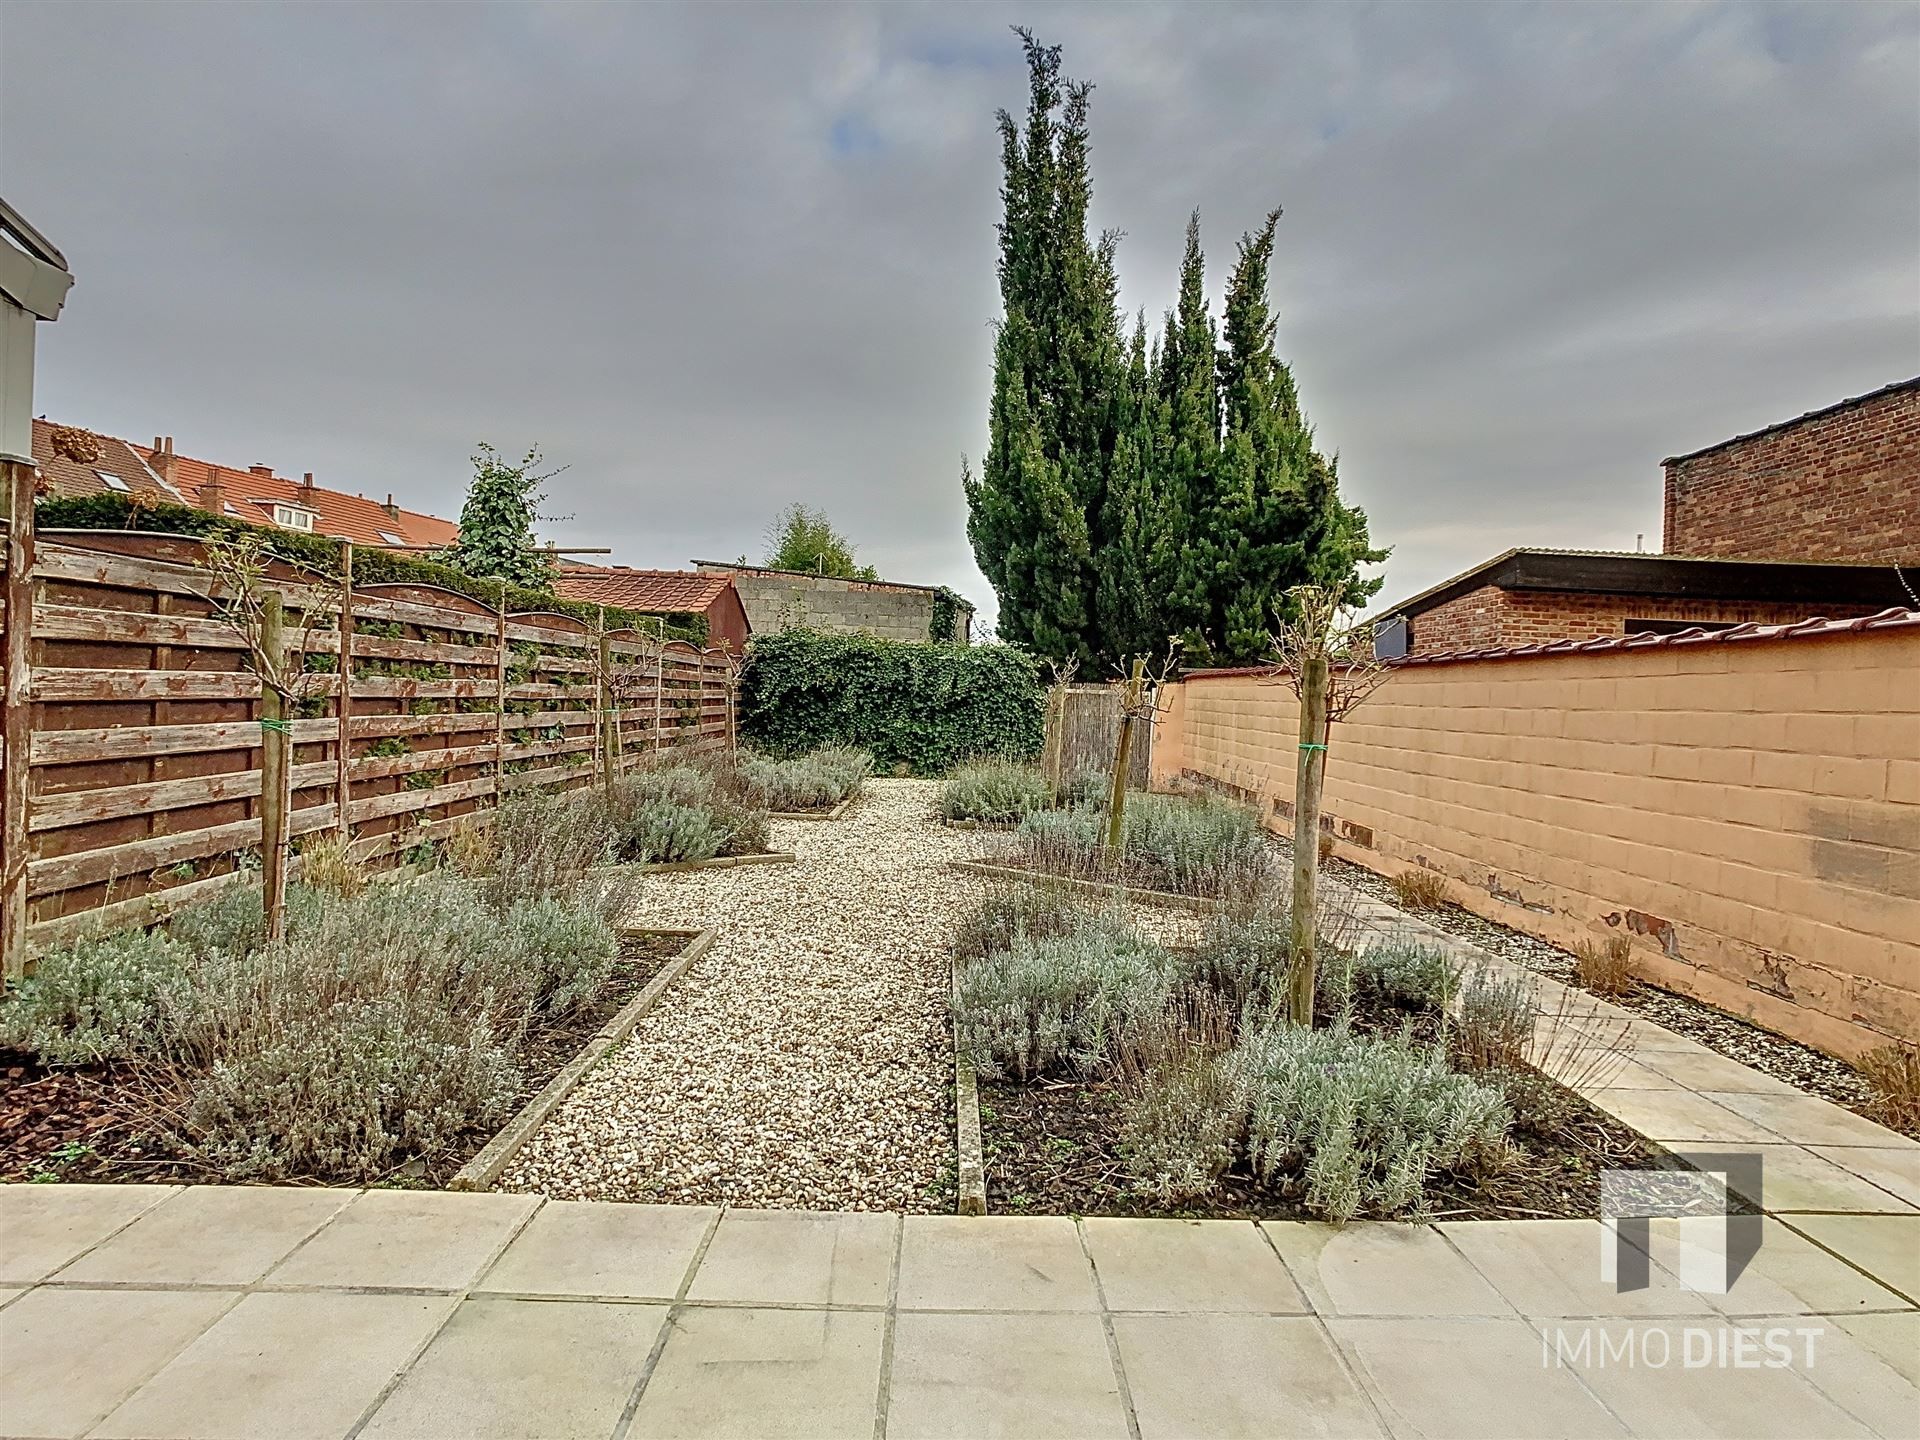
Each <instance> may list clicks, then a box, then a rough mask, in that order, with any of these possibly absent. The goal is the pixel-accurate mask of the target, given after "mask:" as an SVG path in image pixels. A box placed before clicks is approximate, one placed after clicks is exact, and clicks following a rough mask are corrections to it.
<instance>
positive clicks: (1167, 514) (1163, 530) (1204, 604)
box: [1151, 210, 1220, 660]
mask: <svg viewBox="0 0 1920 1440" xmlns="http://www.w3.org/2000/svg"><path fill="white" fill-rule="evenodd" d="M1215 345H1216V340H1215V331H1214V325H1213V316H1212V315H1211V314H1209V313H1208V309H1207V294H1206V257H1205V256H1204V255H1203V254H1202V253H1201V251H1200V212H1199V211H1198V210H1196V211H1194V212H1193V214H1192V215H1191V216H1189V217H1188V219H1187V248H1186V254H1185V255H1184V256H1183V257H1182V259H1181V261H1180V296H1179V299H1178V301H1177V302H1176V304H1175V306H1174V308H1173V309H1172V310H1171V311H1169V312H1168V313H1167V319H1166V335H1165V338H1164V339H1163V340H1162V341H1161V345H1160V368H1159V377H1158V379H1159V391H1160V404H1161V410H1162V415H1161V419H1162V425H1161V429H1160V434H1159V436H1158V444H1157V449H1158V464H1159V471H1160V474H1159V480H1158V485H1157V490H1158V504H1157V511H1158V523H1157V525H1156V534H1155V537H1154V542H1153V562H1152V567H1151V569H1152V583H1153V586H1154V589H1155V592H1156V593H1157V594H1159V595H1160V596H1161V597H1163V604H1164V605H1165V607H1166V616H1167V619H1168V621H1169V622H1170V626H1171V629H1172V630H1173V631H1174V632H1175V633H1178V634H1180V635H1182V637H1183V639H1184V641H1185V645H1186V652H1187V656H1188V658H1189V660H1203V659H1204V658H1205V657H1206V654H1207V631H1208V630H1209V628H1210V622H1211V620H1212V603H1211V601H1212V594H1213V575H1214V569H1215V566H1216V564H1217V558H1216V556H1215V554H1214V551H1215V548H1216V547H1215V545H1214V537H1213V536H1212V535H1211V533H1210V532H1209V531H1208V529H1207V528H1206V522H1207V520H1208V518H1209V517H1210V515H1211V514H1212V512H1213V508H1214V505H1213V487H1214V483H1215V477H1214V471H1215V469H1216V465H1217V461H1218V456H1219V450H1220V402H1219V396H1218V393H1217V392H1216V390H1215V388H1214V349H1215Z"/></svg>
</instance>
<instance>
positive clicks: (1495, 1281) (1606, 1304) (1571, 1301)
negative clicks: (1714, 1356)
mask: <svg viewBox="0 0 1920 1440" xmlns="http://www.w3.org/2000/svg"><path fill="white" fill-rule="evenodd" d="M1439 1228H1440V1231H1441V1233H1442V1234H1443V1235H1445V1236H1446V1238H1447V1239H1448V1240H1450V1241H1452V1242H1453V1244H1454V1246H1455V1247H1456V1248H1457V1249H1458V1250H1459V1251H1460V1252H1461V1253H1462V1254H1464V1255H1465V1256H1466V1257H1467V1259H1468V1260H1469V1261H1470V1262H1472V1264H1473V1267H1474V1269H1476V1270H1478V1271H1479V1272H1480V1273H1481V1274H1482V1275H1483V1276H1485V1277H1486V1279H1487V1281H1488V1283H1490V1284H1491V1285H1492V1286H1493V1287H1494V1289H1495V1290H1497V1291H1499V1292H1500V1294H1501V1295H1502V1296H1503V1297H1504V1298H1505V1299H1506V1300H1507V1302H1508V1303H1509V1304H1510V1305H1512V1306H1513V1308H1514V1309H1516V1310H1518V1311H1519V1312H1520V1313H1521V1314H1522V1315H1526V1316H1529V1317H1537V1318H1546V1319H1550V1318H1556V1317H1561V1316H1638V1315H1700V1316H1712V1315H1715V1314H1716V1313H1717V1312H1716V1311H1715V1310H1714V1308H1713V1306H1712V1305H1711V1304H1709V1303H1708V1301H1707V1299H1706V1297H1705V1296H1701V1295H1695V1294H1693V1293H1691V1292H1690V1291H1687V1290H1684V1289H1682V1288H1681V1287H1680V1282H1679V1281H1678V1280H1677V1279H1675V1278H1674V1277H1673V1276H1671V1275H1669V1274H1666V1273H1665V1272H1664V1271H1662V1272H1660V1274H1659V1276H1658V1279H1657V1283H1655V1284H1653V1285H1649V1286H1648V1287H1647V1288H1646V1289H1644V1290H1628V1291H1625V1292H1622V1291H1620V1290H1618V1289H1616V1288H1615V1285H1614V1282H1613V1281H1611V1280H1605V1279H1602V1278H1601V1273H1600V1257H1601V1246H1602V1243H1603V1238H1604V1236H1605V1234H1606V1232H1605V1231H1604V1230H1603V1229H1602V1227H1601V1225H1600V1222H1599V1221H1598V1220H1460V1221H1446V1222H1443V1223H1442V1224H1441V1225H1440V1227H1439Z"/></svg>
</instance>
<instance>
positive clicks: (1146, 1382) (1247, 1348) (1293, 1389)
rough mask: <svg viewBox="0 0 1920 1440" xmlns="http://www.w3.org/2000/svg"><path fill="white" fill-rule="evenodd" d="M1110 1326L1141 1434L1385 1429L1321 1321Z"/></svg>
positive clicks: (1273, 1434) (1286, 1436)
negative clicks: (1200, 1379)
mask: <svg viewBox="0 0 1920 1440" xmlns="http://www.w3.org/2000/svg"><path fill="white" fill-rule="evenodd" d="M1113 1330H1114V1336H1115V1338H1116V1340H1117V1341H1118V1342H1119V1346H1120V1360H1121V1367H1122V1369H1123V1370H1125V1372H1126V1377H1127V1391H1128V1394H1129V1395H1130V1396H1131V1398H1132V1400H1133V1411H1134V1415H1135V1417H1136V1419H1137V1420H1138V1422H1139V1425H1140V1440H1188V1437H1191V1436H1196V1435H1205V1436H1208V1437H1213V1440H1291V1437H1295V1436H1374V1435H1383V1434H1385V1433H1386V1432H1385V1431H1384V1430H1383V1429H1382V1428H1381V1426H1380V1421H1379V1417H1378V1416H1377V1415H1376V1414H1375V1413H1374V1409H1373V1406H1372V1405H1371V1404H1369V1403H1368V1401H1367V1397H1366V1395H1365V1394H1364V1393H1363V1392H1362V1391H1361V1389H1360V1387H1359V1385H1357V1384H1356V1383H1355V1381H1354V1379H1353V1376H1352V1375H1351V1374H1349V1373H1348V1370H1347V1366H1346V1363H1345V1362H1344V1361H1343V1360H1342V1358H1341V1356H1340V1355H1339V1353H1338V1352H1337V1351H1336V1350H1335V1349H1334V1347H1333V1345H1332V1343H1331V1342H1330V1341H1329V1340H1328V1338H1327V1335H1326V1332H1325V1331H1324V1330H1323V1329H1322V1328H1321V1326H1320V1323H1319V1322H1318V1321H1317V1320H1313V1319H1310V1318H1306V1317H1292V1316H1281V1315H1117V1316H1115V1317H1114V1321H1113ZM1199 1377H1205V1379H1204V1382H1201V1383H1196V1382H1197V1381H1199Z"/></svg>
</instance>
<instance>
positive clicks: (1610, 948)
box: [1573, 935, 1633, 995]
mask: <svg viewBox="0 0 1920 1440" xmlns="http://www.w3.org/2000/svg"><path fill="white" fill-rule="evenodd" d="M1573 977H1574V979H1576V980H1578V981H1579V982H1580V983H1581V985H1583V986H1585V987H1586V988H1587V989H1589V990H1591V991H1593V993H1594V994H1596V995H1624V994H1626V993H1627V992H1628V991H1629V990H1631V989H1633V942H1632V941H1630V940H1629V939H1627V937H1626V936H1624V935H1609V936H1608V937H1607V940H1606V943H1605V944H1604V945H1601V944H1598V943H1596V942H1594V941H1592V940H1583V941H1581V942H1580V948H1579V949H1578V950H1576V951H1575V952H1574V956H1573Z"/></svg>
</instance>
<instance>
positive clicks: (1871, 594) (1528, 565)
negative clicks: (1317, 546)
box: [1378, 548, 1907, 620]
mask: <svg viewBox="0 0 1920 1440" xmlns="http://www.w3.org/2000/svg"><path fill="white" fill-rule="evenodd" d="M1490 586H1491V587H1493V588H1496V589H1500V590H1567V591H1574V592H1579V593H1585V594H1592V595H1647V596H1659V597H1662V598H1666V599H1676V600H1761V601H1766V600H1773V601H1808V602H1812V603H1815V604H1818V603H1821V602H1832V603H1840V604H1848V605H1905V604H1906V603H1907V593H1906V590H1905V589H1904V588H1903V587H1902V586H1901V584H1900V577H1899V575H1898V574H1897V573H1896V572H1895V570H1894V567H1893V566H1892V565H1889V564H1878V565H1835V564H1821V563H1815V562H1811V561H1805V562H1803V561H1797V560H1741V559H1735V558H1729V557H1724V556H1717V555H1646V554H1641V553H1638V552H1633V551H1619V550H1552V549H1528V548H1516V549H1513V550H1505V551H1502V552H1501V553H1500V554H1498V555H1496V556H1494V557H1493V558H1492V559H1491V560H1488V561H1485V562H1483V563H1482V564H1479V565H1476V566H1474V567H1473V569H1471V570H1466V571H1462V572H1461V573H1460V574H1458V575H1455V576H1454V577H1453V578H1452V579H1450V580H1443V581H1441V582H1440V583H1439V584H1438V585H1434V586H1430V587H1429V588H1427V589H1425V590H1422V591H1421V592H1420V593H1419V594H1418V595H1414V596H1412V597H1410V598H1408V599H1406V600H1403V601H1401V603H1400V604H1398V605H1394V606H1389V607H1387V608H1385V609H1383V610H1381V611H1380V612H1379V616H1378V618H1379V619H1381V620H1385V619H1389V618H1391V617H1393V616H1396V615H1406V616H1412V615H1418V614H1421V613H1422V612H1424V611H1427V610H1431V609H1433V608H1434V607H1435V606H1438V605H1444V604H1446V603H1447V601H1449V600H1455V599H1458V598H1459V597H1460V596H1462V595H1466V594H1469V593H1471V592H1472V591H1475V590H1482V589H1486V588H1488V587H1490Z"/></svg>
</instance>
